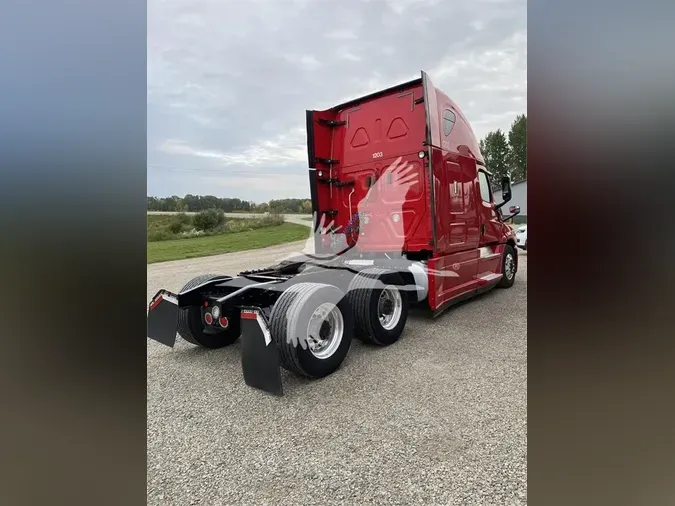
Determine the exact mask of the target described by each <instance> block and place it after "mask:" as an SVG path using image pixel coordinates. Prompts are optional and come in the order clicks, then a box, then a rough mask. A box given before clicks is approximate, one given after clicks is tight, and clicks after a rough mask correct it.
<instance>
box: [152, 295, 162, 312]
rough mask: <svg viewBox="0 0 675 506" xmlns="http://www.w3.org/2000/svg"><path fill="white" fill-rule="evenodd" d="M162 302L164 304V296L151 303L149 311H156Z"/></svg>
mask: <svg viewBox="0 0 675 506" xmlns="http://www.w3.org/2000/svg"><path fill="white" fill-rule="evenodd" d="M160 302H162V296H161V295H160V296H159V297H157V298H156V299H155V300H153V301H152V302H151V303H150V307H149V310H150V311H152V310H153V309H155V308H156V307H157V306H159V303H160Z"/></svg>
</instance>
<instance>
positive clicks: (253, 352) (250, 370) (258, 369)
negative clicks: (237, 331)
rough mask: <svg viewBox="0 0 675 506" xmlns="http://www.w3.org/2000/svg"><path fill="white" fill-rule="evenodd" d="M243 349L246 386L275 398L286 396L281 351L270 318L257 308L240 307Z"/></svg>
mask: <svg viewBox="0 0 675 506" xmlns="http://www.w3.org/2000/svg"><path fill="white" fill-rule="evenodd" d="M241 348H242V350H241V351H242V353H241V366H242V369H243V373H244V381H245V382H246V384H247V385H248V386H250V387H253V388H258V389H260V390H263V391H265V392H268V393H271V394H274V395H284V392H283V388H282V385H281V369H280V366H279V352H278V351H277V346H276V344H275V342H274V339H272V336H271V335H270V331H269V326H268V322H267V318H266V317H265V315H264V314H263V312H262V311H261V310H260V308H258V307H253V306H248V307H242V308H241Z"/></svg>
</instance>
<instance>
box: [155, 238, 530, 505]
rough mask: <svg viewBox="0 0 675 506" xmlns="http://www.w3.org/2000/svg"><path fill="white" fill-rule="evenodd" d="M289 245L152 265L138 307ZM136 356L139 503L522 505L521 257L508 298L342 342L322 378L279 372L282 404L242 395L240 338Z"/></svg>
mask: <svg viewBox="0 0 675 506" xmlns="http://www.w3.org/2000/svg"><path fill="white" fill-rule="evenodd" d="M299 247H302V243H294V244H288V245H284V246H276V247H273V248H266V249H264V250H256V251H248V252H241V253H231V254H226V255H219V256H214V257H206V258H200V259H191V260H181V261H175V262H166V263H159V264H152V265H149V266H148V300H149V299H150V298H151V296H152V295H154V293H155V292H156V291H157V290H158V289H160V288H168V289H172V290H178V289H180V288H181V286H182V285H183V284H184V283H185V282H186V281H187V280H188V279H190V278H191V277H193V276H195V275H198V274H202V273H205V272H214V273H225V274H236V273H237V272H239V271H240V270H244V269H248V268H256V267H264V266H266V265H269V264H271V263H273V262H274V261H276V260H278V259H279V258H280V257H284V256H286V255H288V254H289V253H291V252H293V251H297V250H298V248H299ZM147 353H148V358H147V366H148V387H147V389H148V408H147V409H148V448H147V452H148V468H147V469H148V504H150V505H180V506H187V505H193V504H202V505H209V506H211V505H226V504H227V505H235V504H237V505H239V504H246V505H263V504H269V505H272V504H289V505H291V504H292V505H301V504H312V505H328V504H354V505H357V504H358V505H361V504H401V505H415V504H424V505H435V504H466V505H479V504H480V505H486V504H500V505H516V504H525V503H526V494H527V255H526V254H522V253H521V255H520V268H519V272H518V275H517V278H516V283H515V285H514V286H513V287H512V288H511V289H509V290H501V289H496V290H492V291H491V292H488V293H487V294H484V295H482V296H480V297H478V298H476V299H474V300H472V301H468V302H466V303H462V304H460V305H459V306H456V307H455V308H453V309H450V310H449V311H447V312H446V313H445V314H444V315H442V316H440V317H439V318H437V319H436V320H427V319H424V318H421V317H411V319H410V320H409V322H408V325H407V327H406V330H405V331H404V334H403V336H402V337H401V340H400V341H399V342H398V343H396V344H395V345H393V346H391V347H388V348H372V347H369V346H365V345H363V344H361V343H360V342H358V341H354V344H353V345H352V348H351V350H350V352H349V354H348V356H347V359H346V360H345V362H344V363H343V365H342V367H341V368H340V369H339V370H338V371H337V372H336V373H334V374H333V375H331V376H329V377H327V378H324V379H322V380H319V381H308V380H303V379H299V378H298V377H296V376H294V375H291V374H290V373H287V372H286V371H284V372H283V373H282V377H283V381H284V390H285V394H286V395H285V396H284V397H281V398H277V397H273V396H271V395H267V394H265V393H263V392H260V391H257V390H255V389H252V388H249V387H247V386H246V385H245V384H244V381H243V378H242V374H241V364H240V344H239V342H237V343H236V344H235V345H233V346H232V347H230V348H226V349H220V350H204V349H199V348H195V347H193V346H192V345H189V344H188V343H185V342H184V341H181V340H179V341H177V344H176V347H175V348H174V349H173V350H171V349H170V348H166V347H164V346H162V345H160V344H158V343H155V342H153V341H150V340H148V346H147Z"/></svg>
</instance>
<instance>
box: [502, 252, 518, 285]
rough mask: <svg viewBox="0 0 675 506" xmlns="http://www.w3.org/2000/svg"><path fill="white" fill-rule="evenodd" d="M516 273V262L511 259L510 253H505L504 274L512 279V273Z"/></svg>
mask: <svg viewBox="0 0 675 506" xmlns="http://www.w3.org/2000/svg"><path fill="white" fill-rule="evenodd" d="M515 273H516V262H515V260H514V259H513V255H512V254H511V253H509V254H507V255H506V260H504V274H506V277H507V278H508V279H512V278H513V275H514V274H515Z"/></svg>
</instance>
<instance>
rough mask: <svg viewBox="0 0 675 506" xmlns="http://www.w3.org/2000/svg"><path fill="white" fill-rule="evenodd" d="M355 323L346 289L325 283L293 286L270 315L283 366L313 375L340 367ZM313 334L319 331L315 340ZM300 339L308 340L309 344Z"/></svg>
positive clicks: (325, 374) (282, 296) (275, 305)
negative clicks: (302, 343) (312, 337)
mask: <svg viewBox="0 0 675 506" xmlns="http://www.w3.org/2000/svg"><path fill="white" fill-rule="evenodd" d="M318 313H323V314H324V317H323V318H322V317H321V316H317V315H318ZM313 317H314V318H313ZM353 326H354V324H353V316H352V312H351V308H350V306H349V301H348V300H347V298H346V297H345V296H344V293H343V292H342V290H340V289H339V288H337V287H335V286H331V285H325V284H323V283H298V284H296V285H293V286H291V287H289V288H288V289H287V290H286V291H284V292H283V293H282V294H281V297H279V299H278V300H277V302H276V303H275V304H274V307H273V308H272V313H271V315H270V333H271V334H272V338H273V339H274V341H275V343H276V345H277V348H278V350H279V362H280V363H281V366H282V367H283V368H284V369H287V370H289V371H292V372H294V373H296V374H299V375H301V376H307V377H309V378H322V377H324V376H328V375H329V374H332V373H333V372H335V371H336V370H337V369H338V368H339V367H340V365H341V364H342V362H343V361H344V359H345V357H346V356H347V352H348V351H349V347H350V346H351V342H352V334H353ZM310 334H311V335H316V334H319V335H318V336H316V338H317V339H316V340H314V339H310V338H309V335H310ZM293 341H295V343H294V342H293ZM300 341H302V342H305V343H306V345H305V346H306V347H305V348H303V347H302V345H301V344H300Z"/></svg>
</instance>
